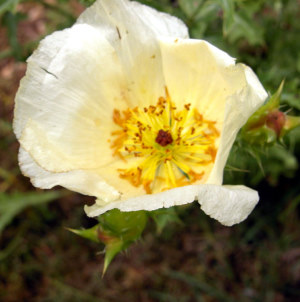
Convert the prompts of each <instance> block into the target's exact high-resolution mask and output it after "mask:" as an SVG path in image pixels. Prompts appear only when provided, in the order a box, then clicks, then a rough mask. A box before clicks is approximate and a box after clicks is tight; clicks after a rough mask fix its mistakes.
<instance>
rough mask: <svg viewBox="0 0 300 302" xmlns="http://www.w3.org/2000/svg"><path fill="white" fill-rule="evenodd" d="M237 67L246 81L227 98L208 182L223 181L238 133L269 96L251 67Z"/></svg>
mask: <svg viewBox="0 0 300 302" xmlns="http://www.w3.org/2000/svg"><path fill="white" fill-rule="evenodd" d="M236 68H237V69H239V70H240V74H241V76H244V77H245V79H246V83H245V85H244V86H243V87H242V88H241V90H239V91H237V92H236V93H234V94H233V95H232V96H229V97H228V98H227V102H226V108H225V114H224V121H225V122H224V124H223V128H222V131H221V139H220V144H219V149H218V153H217V156H216V161H215V165H214V167H213V170H212V171H211V174H210V176H209V179H208V183H222V180H223V170H224V167H225V164H226V161H227V158H228V156H229V153H230V150H231V147H232V145H233V143H234V141H235V139H236V135H237V133H238V132H239V130H240V128H241V127H242V126H243V125H244V124H245V123H246V122H247V120H248V118H249V117H250V116H251V115H252V114H253V113H254V112H255V111H256V110H257V109H258V108H259V107H260V106H261V105H262V104H263V103H264V101H265V99H266V98H267V96H268V95H267V92H266V91H265V89H264V88H263V86H262V85H261V83H260V82H259V80H258V78H257V77H256V75H255V74H254V72H253V71H252V70H251V68H249V67H248V66H245V65H243V64H238V65H237V67H236Z"/></svg>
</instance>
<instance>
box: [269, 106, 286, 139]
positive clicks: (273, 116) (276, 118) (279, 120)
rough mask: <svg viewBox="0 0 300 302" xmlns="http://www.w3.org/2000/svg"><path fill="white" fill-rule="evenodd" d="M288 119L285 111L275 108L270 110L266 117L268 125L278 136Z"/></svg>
mask: <svg viewBox="0 0 300 302" xmlns="http://www.w3.org/2000/svg"><path fill="white" fill-rule="evenodd" d="M285 121H286V116H285V114H284V113H283V112H281V111H279V110H278V109H275V110H273V111H270V112H269V113H268V115H267V117H266V125H267V127H269V128H270V129H272V130H274V131H275V133H276V135H277V137H279V136H280V134H281V130H282V129H283V127H284V125H285Z"/></svg>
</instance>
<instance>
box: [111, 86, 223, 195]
mask: <svg viewBox="0 0 300 302" xmlns="http://www.w3.org/2000/svg"><path fill="white" fill-rule="evenodd" d="M113 121H114V123H115V124H116V125H117V128H118V130H117V131H114V132H112V133H111V135H112V137H113V139H112V143H111V149H112V152H113V155H114V156H115V157H119V158H121V159H122V160H123V161H124V162H125V166H128V167H126V169H119V170H118V172H119V177H120V178H122V179H126V180H127V181H128V182H129V183H130V184H131V185H133V186H135V187H139V186H143V188H144V190H145V192H146V193H148V194H151V193H157V192H161V191H164V190H168V189H171V188H175V187H180V186H184V185H188V184H192V183H195V182H198V183H199V182H200V183H201V181H204V179H205V176H207V174H208V173H209V172H210V170H211V169H212V166H213V163H214V161H215V157H216V154H217V147H216V145H217V144H216V142H217V139H218V137H219V136H220V134H219V131H218V129H217V127H216V122H215V121H210V120H206V119H205V118H204V116H203V115H202V114H201V113H199V112H198V110H197V109H196V108H195V107H193V106H192V105H191V103H186V104H183V106H182V108H177V107H176V106H175V105H174V103H173V102H172V101H171V98H170V96H169V93H168V90H167V89H166V96H165V97H160V98H159V99H158V101H157V103H156V104H155V105H150V106H148V107H144V108H138V107H136V108H128V109H127V110H124V111H122V112H120V111H119V110H118V109H115V110H114V112H113Z"/></svg>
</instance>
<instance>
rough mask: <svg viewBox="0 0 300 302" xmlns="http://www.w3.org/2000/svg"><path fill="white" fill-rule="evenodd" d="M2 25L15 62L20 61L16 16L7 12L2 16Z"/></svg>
mask: <svg viewBox="0 0 300 302" xmlns="http://www.w3.org/2000/svg"><path fill="white" fill-rule="evenodd" d="M3 23H4V25H6V28H7V37H8V42H9V45H10V47H11V49H12V52H13V55H14V57H15V58H16V59H17V60H19V61H20V60H22V53H21V49H22V47H21V45H20V43H19V41H18V38H17V24H18V15H17V14H13V13H12V12H11V11H7V12H6V13H5V14H4V15H3Z"/></svg>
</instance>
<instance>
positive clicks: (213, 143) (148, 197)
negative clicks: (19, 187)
mask: <svg viewBox="0 0 300 302" xmlns="http://www.w3.org/2000/svg"><path fill="white" fill-rule="evenodd" d="M266 96H267V95H266V92H265V90H264V89H263V87H262V86H261V84H260V82H259V81H258V79H257V77H256V76H255V75H254V73H253V72H252V70H251V69H250V68H248V67H247V66H245V65H243V64H235V61H234V59H233V58H231V57H230V56H229V55H227V54H226V53H224V52H223V51H221V50H219V49H217V48H216V47H214V46H212V45H211V44H209V43H207V42H205V41H202V40H193V39H189V37H188V31H187V28H186V26H185V25H184V24H183V23H182V22H181V21H180V20H178V19H177V18H174V17H172V16H169V15H167V14H164V13H160V12H157V11H155V10H154V9H152V8H149V7H147V6H144V5H141V4H138V3H135V2H130V1H127V0H98V1H97V2H96V3H95V4H94V5H92V6H91V7H90V8H88V9H87V10H86V11H85V12H84V13H83V14H82V15H81V16H80V17H79V19H78V21H77V22H76V24H75V25H74V26H72V27H71V28H69V29H65V30H63V31H58V32H55V33H53V34H52V35H50V36H48V37H46V38H45V39H44V40H43V41H42V42H41V43H40V45H39V47H38V49H37V50H36V51H35V52H34V54H33V55H32V56H31V57H30V58H29V59H28V68H27V73H26V76H25V77H24V79H23V80H22V82H21V85H20V88H19V91H18V93H17V96H16V107H15V119H14V131H15V133H16V136H17V138H18V140H19V141H20V144H21V147H20V153H19V162H20V166H21V169H22V172H23V173H24V174H25V175H27V176H28V177H30V179H31V181H32V183H33V185H35V186H36V187H39V188H44V189H49V188H52V187H54V186H56V185H60V186H63V187H65V188H68V189H70V190H73V191H76V192H80V193H82V194H86V195H91V196H95V197H97V200H96V203H95V204H94V205H93V206H90V207H88V206H86V208H85V211H86V213H87V215H89V216H97V215H100V214H102V213H103V212H105V211H107V210H110V209H113V208H119V209H120V210H122V211H136V210H143V209H144V210H154V209H158V208H162V207H171V206H174V205H181V204H186V203H190V202H193V201H194V200H198V202H199V203H200V205H201V208H202V210H203V211H205V213H206V214H208V215H210V216H211V217H213V218H215V219H217V220H219V221H220V222H221V223H223V224H225V225H232V224H234V223H238V222H240V221H242V220H243V219H245V218H246V217H247V216H248V215H249V213H250V212H251V211H252V209H253V208H254V206H255V204H256V203H257V201H258V194H257V192H256V191H253V190H251V189H249V188H246V187H244V186H222V185H221V184H222V175H223V169H224V166H225V163H226V160H227V157H228V154H229V151H230V149H231V146H232V144H233V142H234V140H235V137H236V134H237V132H238V131H239V129H240V128H241V126H242V125H243V124H244V123H245V122H246V121H247V119H248V117H249V116H250V115H251V114H252V113H253V112H254V111H255V110H256V109H257V108H258V107H259V106H260V105H261V104H262V103H263V101H264V100H265V98H266Z"/></svg>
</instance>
